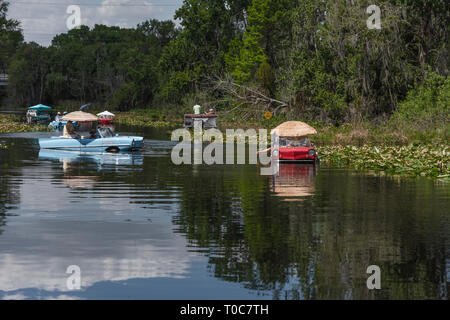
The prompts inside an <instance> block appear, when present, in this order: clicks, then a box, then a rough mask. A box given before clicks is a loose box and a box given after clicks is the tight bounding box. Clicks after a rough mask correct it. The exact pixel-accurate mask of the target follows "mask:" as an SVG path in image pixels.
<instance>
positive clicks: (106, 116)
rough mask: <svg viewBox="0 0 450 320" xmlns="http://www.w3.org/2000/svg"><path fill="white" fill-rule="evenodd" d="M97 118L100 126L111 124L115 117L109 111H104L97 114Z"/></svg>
mask: <svg viewBox="0 0 450 320" xmlns="http://www.w3.org/2000/svg"><path fill="white" fill-rule="evenodd" d="M97 117H98V121H99V123H100V124H112V123H113V121H114V118H115V117H116V116H115V115H114V114H113V113H111V112H109V111H104V112H101V113H99V114H97Z"/></svg>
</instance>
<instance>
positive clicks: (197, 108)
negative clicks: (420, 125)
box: [193, 104, 202, 114]
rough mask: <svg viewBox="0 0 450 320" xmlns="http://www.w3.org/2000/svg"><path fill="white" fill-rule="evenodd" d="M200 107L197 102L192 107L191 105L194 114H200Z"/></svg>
mask: <svg viewBox="0 0 450 320" xmlns="http://www.w3.org/2000/svg"><path fill="white" fill-rule="evenodd" d="M201 108H202V107H200V106H199V105H198V104H197V105H195V106H194V107H193V109H194V114H200V109H201Z"/></svg>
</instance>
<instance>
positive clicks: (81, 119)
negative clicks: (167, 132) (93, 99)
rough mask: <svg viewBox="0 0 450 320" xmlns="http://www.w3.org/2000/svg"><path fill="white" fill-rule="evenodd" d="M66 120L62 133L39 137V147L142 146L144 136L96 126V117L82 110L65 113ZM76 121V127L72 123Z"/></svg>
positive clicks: (121, 148) (112, 149)
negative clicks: (128, 134) (126, 134)
mask: <svg viewBox="0 0 450 320" xmlns="http://www.w3.org/2000/svg"><path fill="white" fill-rule="evenodd" d="M62 121H67V124H66V125H65V128H64V134H63V135H62V136H59V137H51V138H45V139H39V146H40V148H41V149H53V150H72V151H88V152H120V151H134V150H139V149H141V148H142V147H143V146H144V138H143V137H139V136H120V135H119V134H114V133H113V132H112V131H111V129H110V128H108V127H97V122H98V117H97V116H95V115H93V114H90V113H87V112H83V111H75V112H72V113H69V114H67V115H65V116H64V117H63V118H62ZM74 122H76V123H77V126H76V129H75V127H74V126H73V123H74Z"/></svg>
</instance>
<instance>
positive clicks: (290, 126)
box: [270, 121, 317, 137]
mask: <svg viewBox="0 0 450 320" xmlns="http://www.w3.org/2000/svg"><path fill="white" fill-rule="evenodd" d="M274 133H276V134H277V135H278V136H279V137H304V136H308V135H314V134H317V131H316V129H314V128H313V127H311V126H310V125H308V124H306V123H304V122H301V121H287V122H284V123H282V124H280V125H279V126H278V127H276V128H275V129H273V130H272V131H271V132H270V134H271V135H272V134H274Z"/></svg>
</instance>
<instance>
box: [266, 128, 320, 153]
mask: <svg viewBox="0 0 450 320" xmlns="http://www.w3.org/2000/svg"><path fill="white" fill-rule="evenodd" d="M274 134H276V135H277V136H278V137H279V161H281V162H316V161H317V160H318V159H319V156H318V154H317V151H316V149H315V148H314V144H313V143H312V142H311V140H310V138H309V136H310V135H315V134H317V131H316V129H314V128H313V127H311V126H310V125H308V124H306V123H304V122H300V121H288V122H284V123H282V124H281V125H279V126H278V127H276V128H275V129H273V130H272V131H271V135H272V136H273V135H274Z"/></svg>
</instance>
